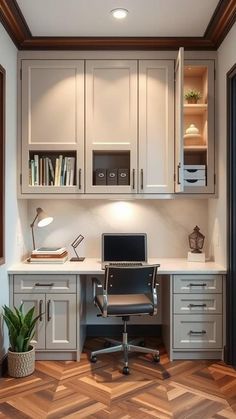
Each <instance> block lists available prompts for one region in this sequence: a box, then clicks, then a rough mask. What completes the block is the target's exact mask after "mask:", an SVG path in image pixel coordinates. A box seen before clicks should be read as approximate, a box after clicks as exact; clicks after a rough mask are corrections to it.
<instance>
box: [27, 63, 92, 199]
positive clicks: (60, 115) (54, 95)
mask: <svg viewBox="0 0 236 419" xmlns="http://www.w3.org/2000/svg"><path fill="white" fill-rule="evenodd" d="M21 135H22V161H21V164H22V181H21V183H22V185H21V192H22V193H23V194H24V193H32V194H34V193H36V194H37V193H47V194H48V193H80V192H83V191H84V188H83V183H84V182H83V177H84V62H83V61H78V60H23V62H22V126H21Z"/></svg>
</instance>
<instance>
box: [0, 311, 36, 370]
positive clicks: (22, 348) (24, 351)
mask: <svg viewBox="0 0 236 419" xmlns="http://www.w3.org/2000/svg"><path fill="white" fill-rule="evenodd" d="M39 317H40V316H36V317H34V307H32V308H31V309H29V310H28V312H27V313H26V314H24V312H23V303H22V304H21V306H20V308H19V309H18V308H16V307H14V310H12V309H10V308H9V307H7V306H6V305H4V306H3V319H4V321H5V323H6V325H7V328H8V333H9V340H10V348H9V349H8V373H9V375H10V376H11V377H26V376H27V375H30V374H32V373H33V372H34V369H35V348H34V347H33V345H31V343H30V341H31V340H32V338H33V337H34V334H35V326H36V322H37V320H38V319H39Z"/></svg>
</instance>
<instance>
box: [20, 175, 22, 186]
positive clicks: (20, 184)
mask: <svg viewBox="0 0 236 419" xmlns="http://www.w3.org/2000/svg"><path fill="white" fill-rule="evenodd" d="M20 185H22V173H21V174H20Z"/></svg>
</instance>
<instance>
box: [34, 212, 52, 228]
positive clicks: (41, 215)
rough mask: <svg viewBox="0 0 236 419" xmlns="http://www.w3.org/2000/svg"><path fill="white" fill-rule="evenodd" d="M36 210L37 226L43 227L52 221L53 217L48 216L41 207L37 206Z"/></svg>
mask: <svg viewBox="0 0 236 419" xmlns="http://www.w3.org/2000/svg"><path fill="white" fill-rule="evenodd" d="M36 211H37V214H38V221H37V225H38V227H45V226H47V225H48V224H50V223H51V222H52V221H53V217H49V216H48V215H47V214H46V212H45V211H43V209H42V208H37V209H36Z"/></svg>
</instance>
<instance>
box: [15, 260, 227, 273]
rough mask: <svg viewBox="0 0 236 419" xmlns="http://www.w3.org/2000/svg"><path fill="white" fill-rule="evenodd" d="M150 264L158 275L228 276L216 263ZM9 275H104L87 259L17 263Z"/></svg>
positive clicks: (174, 261) (98, 267)
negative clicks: (154, 265) (156, 267)
mask: <svg viewBox="0 0 236 419" xmlns="http://www.w3.org/2000/svg"><path fill="white" fill-rule="evenodd" d="M148 262H149V263H150V264H157V263H158V264H160V268H159V269H158V274H163V275H164V274H166V275H167V274H226V272H227V271H226V268H225V267H224V266H222V265H219V264H217V263H215V262H205V263H199V262H188V261H187V259H171V258H166V259H158V258H153V259H149V260H148ZM8 273H9V274H63V273H65V274H73V273H74V274H85V275H86V274H88V275H94V274H102V273H104V270H102V269H101V261H100V260H99V259H96V258H86V259H85V260H84V262H69V261H67V262H65V263H62V264H59V263H58V264H57V263H51V264H50V263H43V264H42V263H29V262H27V261H24V262H20V263H17V264H15V265H13V266H11V267H10V268H9V270H8Z"/></svg>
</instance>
